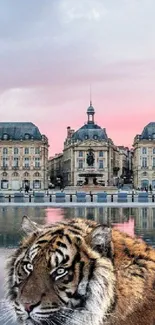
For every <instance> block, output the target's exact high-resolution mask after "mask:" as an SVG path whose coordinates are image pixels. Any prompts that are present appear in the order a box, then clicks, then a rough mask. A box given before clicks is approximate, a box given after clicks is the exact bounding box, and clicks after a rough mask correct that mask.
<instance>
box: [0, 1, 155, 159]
mask: <svg viewBox="0 0 155 325" xmlns="http://www.w3.org/2000/svg"><path fill="white" fill-rule="evenodd" d="M154 12H155V2H154V0H141V1H139V0H130V1H128V0H117V1H113V0H105V1H103V0H78V1H77V0H44V1H42V0H33V1H31V0H27V1H26V2H23V1H19V0H14V1H11V0H6V1H3V4H1V10H0V42H1V44H0V45H1V46H0V56H1V59H0V71H1V78H0V112H1V117H0V120H1V121H31V122H33V123H35V124H36V125H37V126H38V127H39V128H40V131H41V133H45V134H46V136H47V137H48V138H49V143H50V155H53V154H54V153H56V152H60V151H61V150H62V149H63V142H64V139H65V137H66V128H67V126H68V125H70V126H71V127H72V128H73V129H75V130H76V129H78V128H80V127H81V126H82V125H83V124H84V123H85V122H86V119H87V117H86V110H87V107H88V106H89V85H90V84H91V85H92V101H93V106H94V108H95V111H96V114H95V121H96V122H97V123H98V124H99V125H100V126H101V127H104V128H106V130H107V134H108V136H109V137H110V138H112V140H113V141H114V143H115V144H117V145H125V146H129V147H131V146H132V143H133V138H134V136H135V135H136V134H137V133H141V132H142V129H143V128H144V126H145V125H146V124H148V123H149V122H150V121H154V120H155V114H154V107H155V91H154V84H155V73H154V71H155V59H154V58H155V45H154V42H152V40H153V39H154V35H153V34H154V33H155V20H154Z"/></svg>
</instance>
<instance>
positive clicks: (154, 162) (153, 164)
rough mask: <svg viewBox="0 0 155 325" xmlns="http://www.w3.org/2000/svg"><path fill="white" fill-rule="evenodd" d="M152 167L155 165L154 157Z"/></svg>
mask: <svg viewBox="0 0 155 325" xmlns="http://www.w3.org/2000/svg"><path fill="white" fill-rule="evenodd" d="M152 167H155V157H153V159H152Z"/></svg>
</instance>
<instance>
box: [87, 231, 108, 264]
mask: <svg viewBox="0 0 155 325" xmlns="http://www.w3.org/2000/svg"><path fill="white" fill-rule="evenodd" d="M90 236H91V237H90V246H91V247H92V248H93V250H95V251H96V252H98V253H100V254H101V255H102V256H106V257H109V258H111V257H112V231H111V228H109V227H108V226H104V225H99V226H97V227H96V228H95V229H93V231H92V232H91V235H90Z"/></svg>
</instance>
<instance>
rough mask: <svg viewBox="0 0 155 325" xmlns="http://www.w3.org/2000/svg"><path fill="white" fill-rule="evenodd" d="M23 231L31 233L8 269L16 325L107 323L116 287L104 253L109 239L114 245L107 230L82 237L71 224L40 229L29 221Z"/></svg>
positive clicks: (9, 293)
mask: <svg viewBox="0 0 155 325" xmlns="http://www.w3.org/2000/svg"><path fill="white" fill-rule="evenodd" d="M23 228H25V229H26V230H27V231H28V232H29V233H30V231H31V232H32V233H31V234H29V236H28V238H27V239H26V240H25V241H23V243H22V244H21V246H20V247H19V249H18V250H17V251H16V253H15V255H14V256H13V257H12V259H11V262H10V264H9V266H8V272H9V291H8V296H9V299H10V301H11V302H12V304H13V306H14V310H15V313H16V316H17V321H18V322H19V323H22V324H25V325H31V324H44V323H48V324H49V323H51V324H54V325H57V324H71V325H72V324H80V323H83V324H86V323H87V324H93V325H94V324H100V323H101V322H102V321H104V319H106V314H107V312H108V310H109V308H110V306H111V305H112V304H113V301H114V282H115V278H114V271H113V265H112V263H111V261H110V259H108V258H107V257H105V256H104V255H105V254H101V251H102V250H103V249H105V251H106V244H107V242H106V241H107V238H108V245H109V243H110V241H109V237H108V236H107V230H106V231H105V228H103V229H102V227H98V228H95V229H94V231H92V233H90V234H88V236H86V237H83V236H82V230H79V231H78V230H77V229H76V230H75V229H74V227H70V226H69V225H68V226H67V225H55V226H53V227H51V228H50V227H49V228H38V227H37V226H36V225H35V224H34V223H32V221H30V220H29V219H28V218H26V217H25V218H24V222H23ZM107 229H109V228H107ZM108 234H109V233H108ZM101 245H102V250H101ZM81 325H82V324H81Z"/></svg>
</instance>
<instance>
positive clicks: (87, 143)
mask: <svg viewBox="0 0 155 325" xmlns="http://www.w3.org/2000/svg"><path fill="white" fill-rule="evenodd" d="M85 147H87V148H90V147H91V148H92V149H93V147H94V149H96V148H97V147H98V148H104V147H107V142H106V141H93V140H92V141H90V140H85V141H82V142H80V143H78V144H77V145H76V149H78V148H85Z"/></svg>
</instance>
